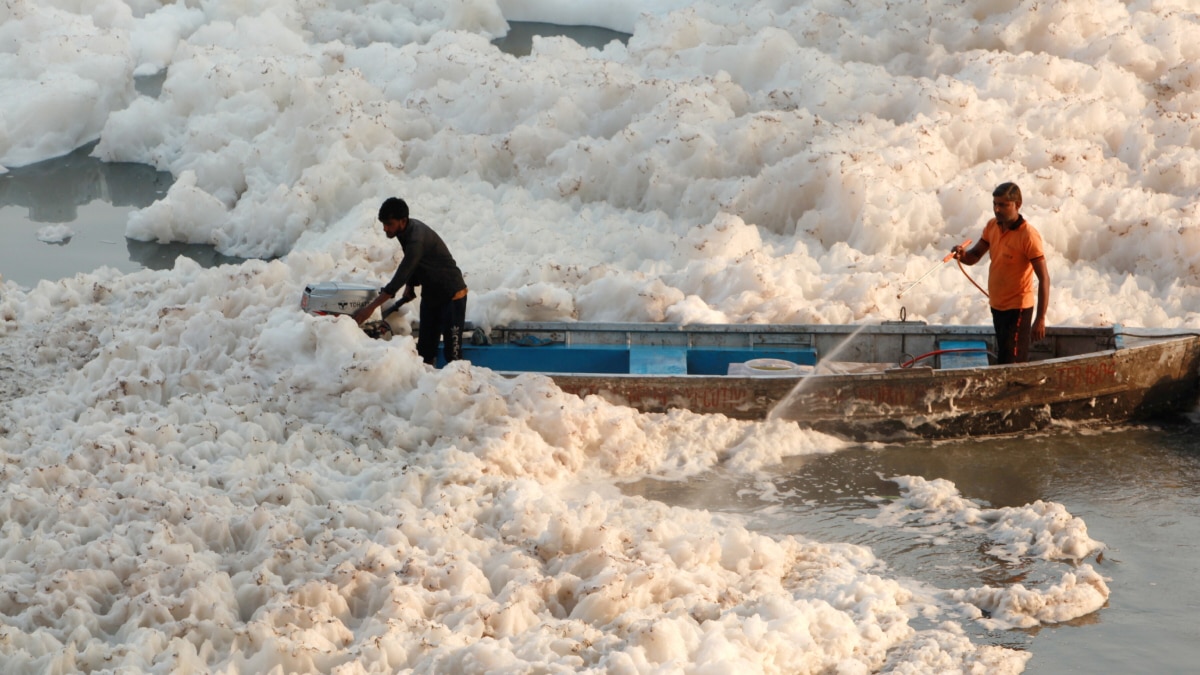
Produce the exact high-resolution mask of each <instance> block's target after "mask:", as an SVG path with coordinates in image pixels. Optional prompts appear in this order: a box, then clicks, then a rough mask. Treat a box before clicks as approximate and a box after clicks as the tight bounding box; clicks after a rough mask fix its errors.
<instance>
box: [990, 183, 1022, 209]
mask: <svg viewBox="0 0 1200 675" xmlns="http://www.w3.org/2000/svg"><path fill="white" fill-rule="evenodd" d="M992 196H993V197H995V198H998V199H1007V200H1009V201H1013V202H1016V203H1017V206H1020V205H1021V188H1019V187H1017V184H1016V183H1001V184H1000V185H998V186H997V187H996V189H995V190H992Z"/></svg>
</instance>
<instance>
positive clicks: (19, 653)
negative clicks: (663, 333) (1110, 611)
mask: <svg viewBox="0 0 1200 675" xmlns="http://www.w3.org/2000/svg"><path fill="white" fill-rule="evenodd" d="M317 4H318V5H320V6H316V5H313V3H299V2H294V1H293V0H255V1H253V2H243V1H240V0H239V1H236V2H235V1H233V0H213V1H212V2H205V3H199V4H197V3H191V4H189V5H187V6H186V7H185V6H184V5H182V4H179V3H176V4H173V5H165V6H164V5H162V4H161V3H152V2H148V1H146V0H137V1H136V2H122V1H121V0H103V1H102V2H98V3H85V2H79V1H78V0H51V1H49V2H36V3H35V2H32V1H30V0H17V2H15V3H14V2H9V3H6V4H5V5H4V6H3V8H0V72H3V73H4V74H5V75H4V78H3V79H0V166H22V165H25V164H29V163H32V162H36V161H39V160H43V159H47V158H50V157H54V156H57V155H61V154H64V153H66V152H68V151H70V150H72V149H74V148H77V147H79V146H81V145H83V144H85V143H87V142H90V141H95V140H98V141H99V143H98V145H97V148H96V151H95V154H96V155H97V156H98V157H100V158H101V159H104V160H108V161H133V162H142V163H146V164H150V165H153V166H155V167H157V168H159V169H163V170H167V171H170V172H172V174H174V176H175V177H176V183H175V186H174V187H173V188H172V189H171V190H170V192H169V193H168V194H167V195H166V196H165V197H164V198H163V199H162V200H160V201H159V202H157V203H156V204H154V205H152V206H151V207H148V208H146V209H143V210H141V211H140V212H138V213H137V214H135V215H134V216H133V217H132V218H131V219H130V223H129V226H128V231H127V234H128V235H129V236H131V237H134V238H136V239H142V240H157V241H163V242H187V243H207V244H213V245H215V246H216V247H217V248H218V249H219V250H220V251H221V252H223V253H226V254H231V255H240V256H262V257H279V259H277V260H274V261H273V262H269V263H268V262H249V263H246V264H244V265H241V266H237V267H222V268H217V269H210V270H203V269H200V268H199V267H197V266H196V265H195V264H194V263H191V262H189V261H187V260H186V259H180V260H179V261H178V262H177V263H176V266H175V268H174V269H172V270H164V271H160V272H155V271H143V272H138V273H134V274H128V275H122V274H119V273H117V272H116V271H114V270H108V269H101V270H97V271H95V272H93V273H90V274H81V275H77V276H76V277H74V278H72V279H64V280H62V281H58V282H53V283H51V282H42V283H40V284H39V285H38V286H37V287H35V288H22V287H19V286H18V285H16V284H14V283H12V282H0V283H2V285H0V291H2V293H0V335H3V337H4V340H3V344H0V355H2V356H3V358H4V363H5V366H6V368H7V370H5V375H4V378H3V382H2V383H0V399H2V400H3V401H4V405H3V406H0V427H3V430H4V433H3V434H2V435H0V452H3V453H4V456H5V462H4V463H3V464H2V465H0V466H2V467H3V468H0V474H2V475H3V479H4V481H5V484H6V486H8V487H7V488H6V490H5V491H4V494H3V496H2V497H0V514H2V515H3V525H0V561H2V563H0V581H2V583H3V585H4V587H5V588H6V589H8V592H6V593H0V612H3V613H4V615H5V622H6V625H7V626H9V628H10V630H9V632H8V633H7V634H6V638H5V639H6V640H7V644H8V646H9V648H8V649H6V650H5V651H4V655H3V657H2V658H3V660H4V661H3V662H4V670H5V671H6V672H44V671H47V670H85V669H106V668H107V669H117V668H122V667H124V668H127V669H131V670H138V671H148V670H156V669H158V670H162V669H167V670H172V669H174V670H189V669H197V670H212V671H222V672H267V671H270V670H271V669H273V668H278V669H282V670H285V671H322V672H328V671H332V670H334V669H335V668H338V667H342V669H343V670H344V671H345V672H367V671H368V670H369V669H370V668H371V667H375V668H380V669H387V670H391V669H412V670H414V671H426V672H445V671H451V670H453V671H463V672H484V671H487V672H495V671H500V670H509V671H514V672H515V671H520V672H525V671H528V670H537V669H547V670H553V669H560V668H563V667H567V668H572V669H595V670H629V671H633V670H654V669H672V668H685V669H692V670H696V671H703V670H709V671H727V670H732V669H750V670H753V671H762V672H766V671H772V672H774V671H783V672H797V671H804V670H838V671H840V672H873V671H879V670H881V669H884V668H885V667H886V668H888V669H891V670H901V671H904V670H907V671H914V672H915V671H929V670H964V671H965V670H971V669H980V670H987V671H988V672H1018V671H1019V670H1021V668H1022V667H1023V666H1024V664H1025V662H1026V660H1027V659H1028V655H1027V654H1025V653H1022V652H1017V651H1013V650H1009V649H1004V648H1001V647H993V646H981V645H978V644H976V643H975V642H973V641H972V640H971V639H970V638H969V637H967V636H966V634H965V630H964V625H967V624H969V623H970V622H972V621H983V622H984V624H985V625H988V626H996V627H1004V626H1012V625H1034V624H1039V623H1051V622H1057V621H1064V620H1067V619H1069V618H1073V617H1077V616H1080V615H1082V614H1085V613H1087V612H1090V611H1094V610H1095V609H1096V608H1097V607H1099V606H1100V604H1101V603H1102V602H1103V598H1106V597H1107V595H1108V589H1107V587H1106V586H1105V583H1104V580H1103V579H1101V578H1100V577H1099V575H1098V574H1097V573H1096V572H1094V571H1093V570H1091V568H1090V567H1088V566H1087V565H1080V566H1079V567H1077V568H1073V569H1072V570H1071V571H1069V572H1065V573H1064V574H1063V575H1062V577H1061V580H1059V581H1052V582H1051V583H1048V584H1045V585H1043V586H1042V587H1037V588H1029V589H1027V588H1025V587H1023V586H1011V587H1008V588H1000V589H990V588H989V589H984V588H980V589H966V590H961V591H947V592H945V593H942V594H933V595H931V596H925V595H922V594H920V593H916V592H914V591H913V590H912V588H913V586H914V584H913V583H911V582H910V581H908V580H901V579H894V578H890V577H889V576H888V572H887V571H886V570H884V569H882V568H881V566H880V565H878V563H877V561H876V560H875V559H874V557H873V554H872V553H871V552H870V551H869V550H867V549H864V548H860V547H857V546H851V545H848V544H840V543H836V542H835V543H822V542H813V541H808V540H805V539H803V538H801V537H781V538H778V539H774V538H768V537H765V536H762V535H759V534H756V533H754V532H752V531H750V530H748V529H747V528H746V527H745V526H744V525H743V524H741V523H740V522H738V521H737V520H733V519H728V518H722V517H718V516H714V515H712V514H709V513H706V512H703V511H697V510H681V509H667V508H665V507H663V506H661V505H659V504H655V503H652V502H648V501H644V500H638V499H630V498H623V497H621V496H620V495H619V494H618V493H617V492H616V491H615V489H614V488H613V487H612V485H613V483H614V482H616V481H621V480H632V479H637V478H640V477H644V476H647V475H651V476H660V477H667V476H670V477H686V476H690V475H695V474H696V473H698V472H702V471H707V470H710V469H712V468H714V467H716V466H718V465H720V466H722V467H725V468H727V470H731V471H737V472H754V471H758V470H759V469H762V468H763V467H765V466H768V465H770V464H772V463H774V462H778V461H779V460H780V459H782V458H784V457H787V456H790V455H797V454H806V453H822V452H833V451H837V450H838V449H840V448H841V447H843V445H842V444H841V443H840V442H838V441H835V440H833V439H829V438H827V437H824V436H820V435H817V434H810V433H805V432H800V431H798V430H796V429H795V428H794V427H789V426H786V425H782V424H778V423H775V422H768V423H762V424H754V423H745V422H735V421H730V420H726V419H723V418H715V417H713V418H705V417H698V416H695V415H690V414H686V413H674V414H670V415H646V416H642V415H636V414H634V413H632V412H630V411H629V410H626V409H623V408H618V407H613V406H610V405H608V404H605V403H603V402H602V401H600V400H597V399H586V400H580V399H577V398H573V397H570V396H566V395H564V394H562V393H561V392H559V391H558V390H557V389H555V388H554V387H553V386H552V384H551V383H550V382H549V380H546V379H544V378H540V377H534V376H528V377H522V378H517V379H515V380H506V379H503V378H500V377H498V376H496V375H495V374H493V373H490V372H489V371H486V370H482V369H472V368H470V367H467V366H465V365H457V366H454V367H451V368H447V369H445V370H443V371H429V370H427V369H425V368H424V366H422V365H421V363H420V360H419V359H418V358H417V357H416V355H415V351H414V349H413V343H412V339H411V337H409V336H401V337H399V338H397V339H395V340H393V341H392V342H391V343H378V342H374V341H371V340H369V339H366V338H365V337H364V336H363V335H362V334H361V331H359V330H358V329H357V328H356V327H355V326H353V325H352V323H351V322H349V321H348V320H345V319H342V320H331V319H317V318H313V317H308V316H306V315H304V314H302V313H301V312H300V311H299V309H298V302H299V297H300V292H301V290H302V288H303V286H304V284H305V283H309V282H313V281H320V280H325V279H355V280H380V279H384V278H386V277H387V276H389V275H390V274H391V272H392V271H393V270H394V268H395V265H396V263H397V261H398V258H399V251H398V249H397V247H396V245H395V243H394V242H392V241H389V240H387V239H386V238H385V237H384V236H383V234H382V233H381V232H380V231H379V228H378V227H377V225H376V223H375V221H374V215H375V209H376V208H377V207H378V204H379V202H380V201H381V200H382V199H383V198H384V197H386V196H389V195H400V196H403V197H405V198H406V199H408V201H409V202H410V204H411V206H412V208H413V215H414V216H415V217H418V218H420V219H422V220H425V221H426V222H428V223H429V224H431V225H432V226H433V227H434V228H435V229H437V231H438V232H439V233H440V234H441V235H442V236H443V238H444V239H446V241H447V242H448V243H449V245H450V247H451V249H452V251H453V252H454V254H455V256H456V258H457V259H458V261H459V262H460V264H461V266H462V268H463V269H464V271H465V273H466V275H467V281H468V285H469V286H470V288H471V296H470V298H471V300H470V303H469V306H468V318H469V319H470V320H472V321H475V322H476V323H479V324H481V325H491V324H494V323H501V322H505V321H511V320H517V319H541V320H545V319H582V320H609V319H611V320H624V321H640V320H648V321H680V322H718V321H729V322H826V323H832V322H845V323H866V322H873V321H881V320H887V319H895V318H898V316H899V314H900V312H901V311H902V309H903V310H904V311H906V312H907V316H908V318H910V319H925V320H929V321H932V322H946V323H987V322H988V321H989V320H990V319H989V316H988V313H987V305H986V303H985V301H984V299H983V298H982V296H981V295H979V294H978V292H977V291H976V290H975V289H974V288H973V287H971V286H970V284H969V283H968V282H967V281H966V280H965V279H964V278H963V277H962V275H961V274H960V273H959V271H958V270H957V269H956V268H955V266H953V265H945V266H943V267H941V268H940V269H938V270H937V271H936V272H935V273H934V274H933V275H931V276H930V277H929V278H928V279H926V280H925V281H924V282H923V283H922V284H921V286H920V287H918V288H917V289H914V290H913V291H911V292H909V293H907V294H905V295H904V297H903V298H902V299H897V298H896V294H897V292H898V291H899V290H900V289H901V288H903V287H905V286H907V285H908V283H909V282H911V281H912V280H914V279H915V278H917V277H919V276H920V275H921V274H924V273H925V272H926V271H927V270H928V269H929V268H930V267H931V266H933V265H935V264H936V262H937V261H938V260H939V259H940V258H941V257H942V255H944V253H945V252H946V251H947V250H948V249H949V248H950V247H951V246H952V245H954V244H956V243H958V242H960V241H962V240H963V239H966V238H972V239H977V238H978V236H979V234H980V232H981V231H982V228H983V224H984V222H985V221H986V219H987V218H988V217H989V207H990V194H989V193H990V191H991V189H992V188H993V187H994V186H995V185H996V184H998V183H1000V182H1003V181H1006V180H1015V181H1017V182H1018V183H1020V184H1021V185H1022V187H1023V189H1024V195H1025V203H1024V206H1023V212H1024V213H1025V214H1026V215H1027V216H1028V217H1029V219H1030V221H1031V222H1032V223H1034V224H1035V225H1036V226H1037V227H1038V228H1039V229H1040V230H1041V231H1042V233H1043V234H1044V237H1045V240H1046V243H1047V247H1048V248H1047V260H1048V264H1049V269H1050V272H1051V275H1052V278H1053V288H1054V295H1053V301H1052V306H1051V308H1050V312H1049V321H1050V323H1052V324H1085V325H1092V324H1102V323H1108V322H1120V323H1123V324H1126V325H1130V326H1138V325H1142V326H1152V327H1179V326H1193V327H1194V326H1196V325H1197V324H1200V296H1198V295H1197V292H1198V291H1197V289H1198V288H1200V283H1197V282H1198V281H1200V277H1198V276H1197V275H1198V274H1200V234H1198V232H1200V211H1198V209H1197V206H1196V203H1195V186H1196V183H1197V177H1198V176H1200V153H1198V149H1200V132H1197V126H1196V125H1195V123H1194V120H1193V119H1191V112H1192V111H1193V110H1195V108H1196V105H1197V94H1196V91H1197V87H1196V86H1195V84H1196V80H1197V77H1200V70H1198V69H1200V66H1198V65H1197V64H1200V51H1198V50H1200V32H1198V31H1200V28H1197V26H1200V22H1198V21H1196V16H1195V10H1194V8H1193V7H1191V6H1190V5H1189V4H1188V3H1187V2H1185V0H1176V1H1175V2H1169V1H1160V2H1156V3H1145V2H1142V3H1133V4H1122V3H1115V2H1101V3H1059V4H1058V5H1054V4H1053V3H1042V4H1041V5H1039V6H1038V8H1036V9H1031V8H1030V7H1028V6H1026V5H1020V6H1015V5H1014V6H1013V7H1011V8H1010V7H1008V6H1003V7H1001V6H995V7H992V6H990V5H989V6H987V7H984V5H985V4H987V3H960V2H942V1H939V0H923V1H922V2H910V3H901V4H899V5H897V4H896V3H887V2H884V1H883V0H863V1H860V2H856V3H853V4H848V3H842V2H811V3H803V4H794V5H790V6H786V7H785V6H783V5H780V4H779V3H768V2H752V1H749V0H743V1H739V2H721V3H713V2H683V1H682V0H662V1H655V0H651V1H647V2H638V3H625V2H622V3H611V2H608V3H601V2H594V3H593V2H589V3H560V2H516V1H511V2H500V3H494V2H491V1H490V0H466V1H464V2H457V3H450V4H448V5H445V6H444V7H443V6H442V5H436V4H431V3H424V4H421V3H418V4H412V3H365V4H364V3H357V4H355V3H317ZM351 4H353V5H354V6H353V7H352V6H350V5H351ZM993 4H995V3H993ZM985 10H986V11H985ZM517 19H523V20H544V21H561V22H564V23H586V24H592V25H601V26H605V27H608V28H613V29H616V30H622V31H626V32H630V33H632V35H631V37H630V39H629V41H628V44H627V45H623V44H621V43H612V44H609V45H608V46H606V47H605V48H604V49H594V48H593V49H587V48H583V47H580V46H578V45H576V44H574V43H573V42H572V41H570V40H567V39H565V38H555V39H538V40H535V42H534V45H533V51H532V53H531V54H530V55H529V56H525V57H521V58H515V57H512V56H508V55H505V54H502V53H500V51H499V50H498V49H496V48H495V47H494V46H492V45H491V44H490V40H491V39H493V38H494V37H497V36H499V35H502V34H503V33H504V32H505V31H506V30H507V28H508V24H507V21H508V20H517ZM163 69H165V70H166V76H165V80H164V82H163V87H162V92H161V95H159V96H158V97H157V98H148V97H139V96H136V94H135V90H134V88H133V76H134V75H149V74H153V73H155V72H158V71H161V70H163ZM1133 242H1136V245H1135V244H1134V243H1133ZM971 272H972V274H974V275H975V276H976V278H977V279H978V280H980V281H981V282H982V281H983V280H984V278H986V270H985V269H984V268H982V267H980V268H975V269H972V270H971ZM924 487H929V486H928V485H926V486H924ZM932 487H933V494H934V496H937V497H938V499H940V500H941V501H940V502H939V503H940V504H941V506H939V507H937V508H936V509H934V510H932V511H928V512H927V511H925V510H924V507H921V509H920V510H919V513H920V514H922V515H921V518H925V519H926V520H928V519H933V521H935V522H933V523H930V522H926V523H924V525H921V523H920V522H918V523H915V524H913V523H910V524H913V525H915V526H918V527H934V528H946V531H947V532H949V535H947V536H954V534H955V533H956V532H959V531H960V530H961V528H967V530H961V531H966V532H970V533H973V534H977V533H975V532H974V529H972V528H978V529H981V530H982V531H983V532H984V533H986V536H988V537H990V538H991V540H992V541H993V548H992V550H991V553H992V554H993V555H996V556H998V557H1001V558H1021V557H1024V556H1039V557H1044V558H1049V559H1051V560H1060V559H1061V560H1064V561H1065V562H1064V563H1063V564H1072V563H1071V561H1076V560H1078V559H1081V558H1085V557H1086V556H1088V555H1091V554H1092V553H1094V552H1095V551H1096V550H1097V547H1098V546H1099V543H1098V542H1094V541H1093V540H1091V539H1090V538H1088V537H1087V534H1086V528H1085V527H1084V525H1083V523H1082V521H1080V520H1079V519H1078V518H1074V517H1071V516H1070V514H1069V513H1068V512H1067V511H1066V507H1065V506H1062V505H1057V504H1050V503H1042V502H1038V503H1035V504H1031V505H1026V506H1023V507H1018V508H1015V509H1011V510H1005V509H999V510H990V509H983V508H980V507H978V506H975V505H971V504H969V503H966V502H963V501H961V498H960V497H957V496H956V493H955V492H954V489H953V486H948V485H946V486H939V485H933V486H932ZM918 488H921V489H923V487H921V486H920V485H919V483H918V482H917V481H915V480H913V481H911V482H910V483H909V489H910V490H911V491H912V494H911V495H910V496H909V497H908V499H910V500H911V499H914V498H915V496H916V494H917V493H918V492H920V491H921V490H920V489H918ZM906 504H907V506H906V508H907V507H908V506H915V503H906ZM884 513H885V515H890V516H894V517H902V513H901V512H892V511H891V510H885V512H884ZM903 513H907V511H906V512H903ZM956 528H960V529H956ZM929 607H934V608H935V609H934V610H932V611H934V612H944V614H943V616H944V617H953V618H950V619H947V620H946V621H944V622H943V623H942V624H939V625H937V626H933V627H929V626H924V625H921V626H920V627H919V626H918V624H917V623H915V622H912V621H910V618H911V617H912V616H915V615H917V614H922V613H925V612H926V610H927V609H928V608H929ZM985 613H986V614H988V615H990V617H991V618H985ZM988 622H992V623H988ZM563 664H566V665H565V666H564V665H563Z"/></svg>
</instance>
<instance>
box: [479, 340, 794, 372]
mask: <svg viewBox="0 0 1200 675" xmlns="http://www.w3.org/2000/svg"><path fill="white" fill-rule="evenodd" d="M463 356H464V357H465V358H466V359H467V360H468V361H470V362H471V363H473V364H475V365H477V366H483V367H485V368H492V369H495V370H506V371H530V372H545V373H595V374H621V373H628V374H634V375H687V374H693V375H725V374H726V373H727V372H728V371H729V366H730V364H732V363H745V362H746V361H751V360H753V359H782V360H784V361H791V362H792V363H796V364H798V365H808V366H811V365H814V364H816V362H817V351H816V350H815V349H813V348H810V347H804V348H800V349H794V348H793V349H782V348H781V349H776V348H766V349H764V348H761V347H760V348H742V347H738V348H730V347H684V346H678V347H676V346H664V345H631V346H629V347H626V346H625V345H570V346H567V345H564V344H561V343H554V344H546V345H541V346H521V345H516V344H500V345H473V344H465V345H463Z"/></svg>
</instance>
